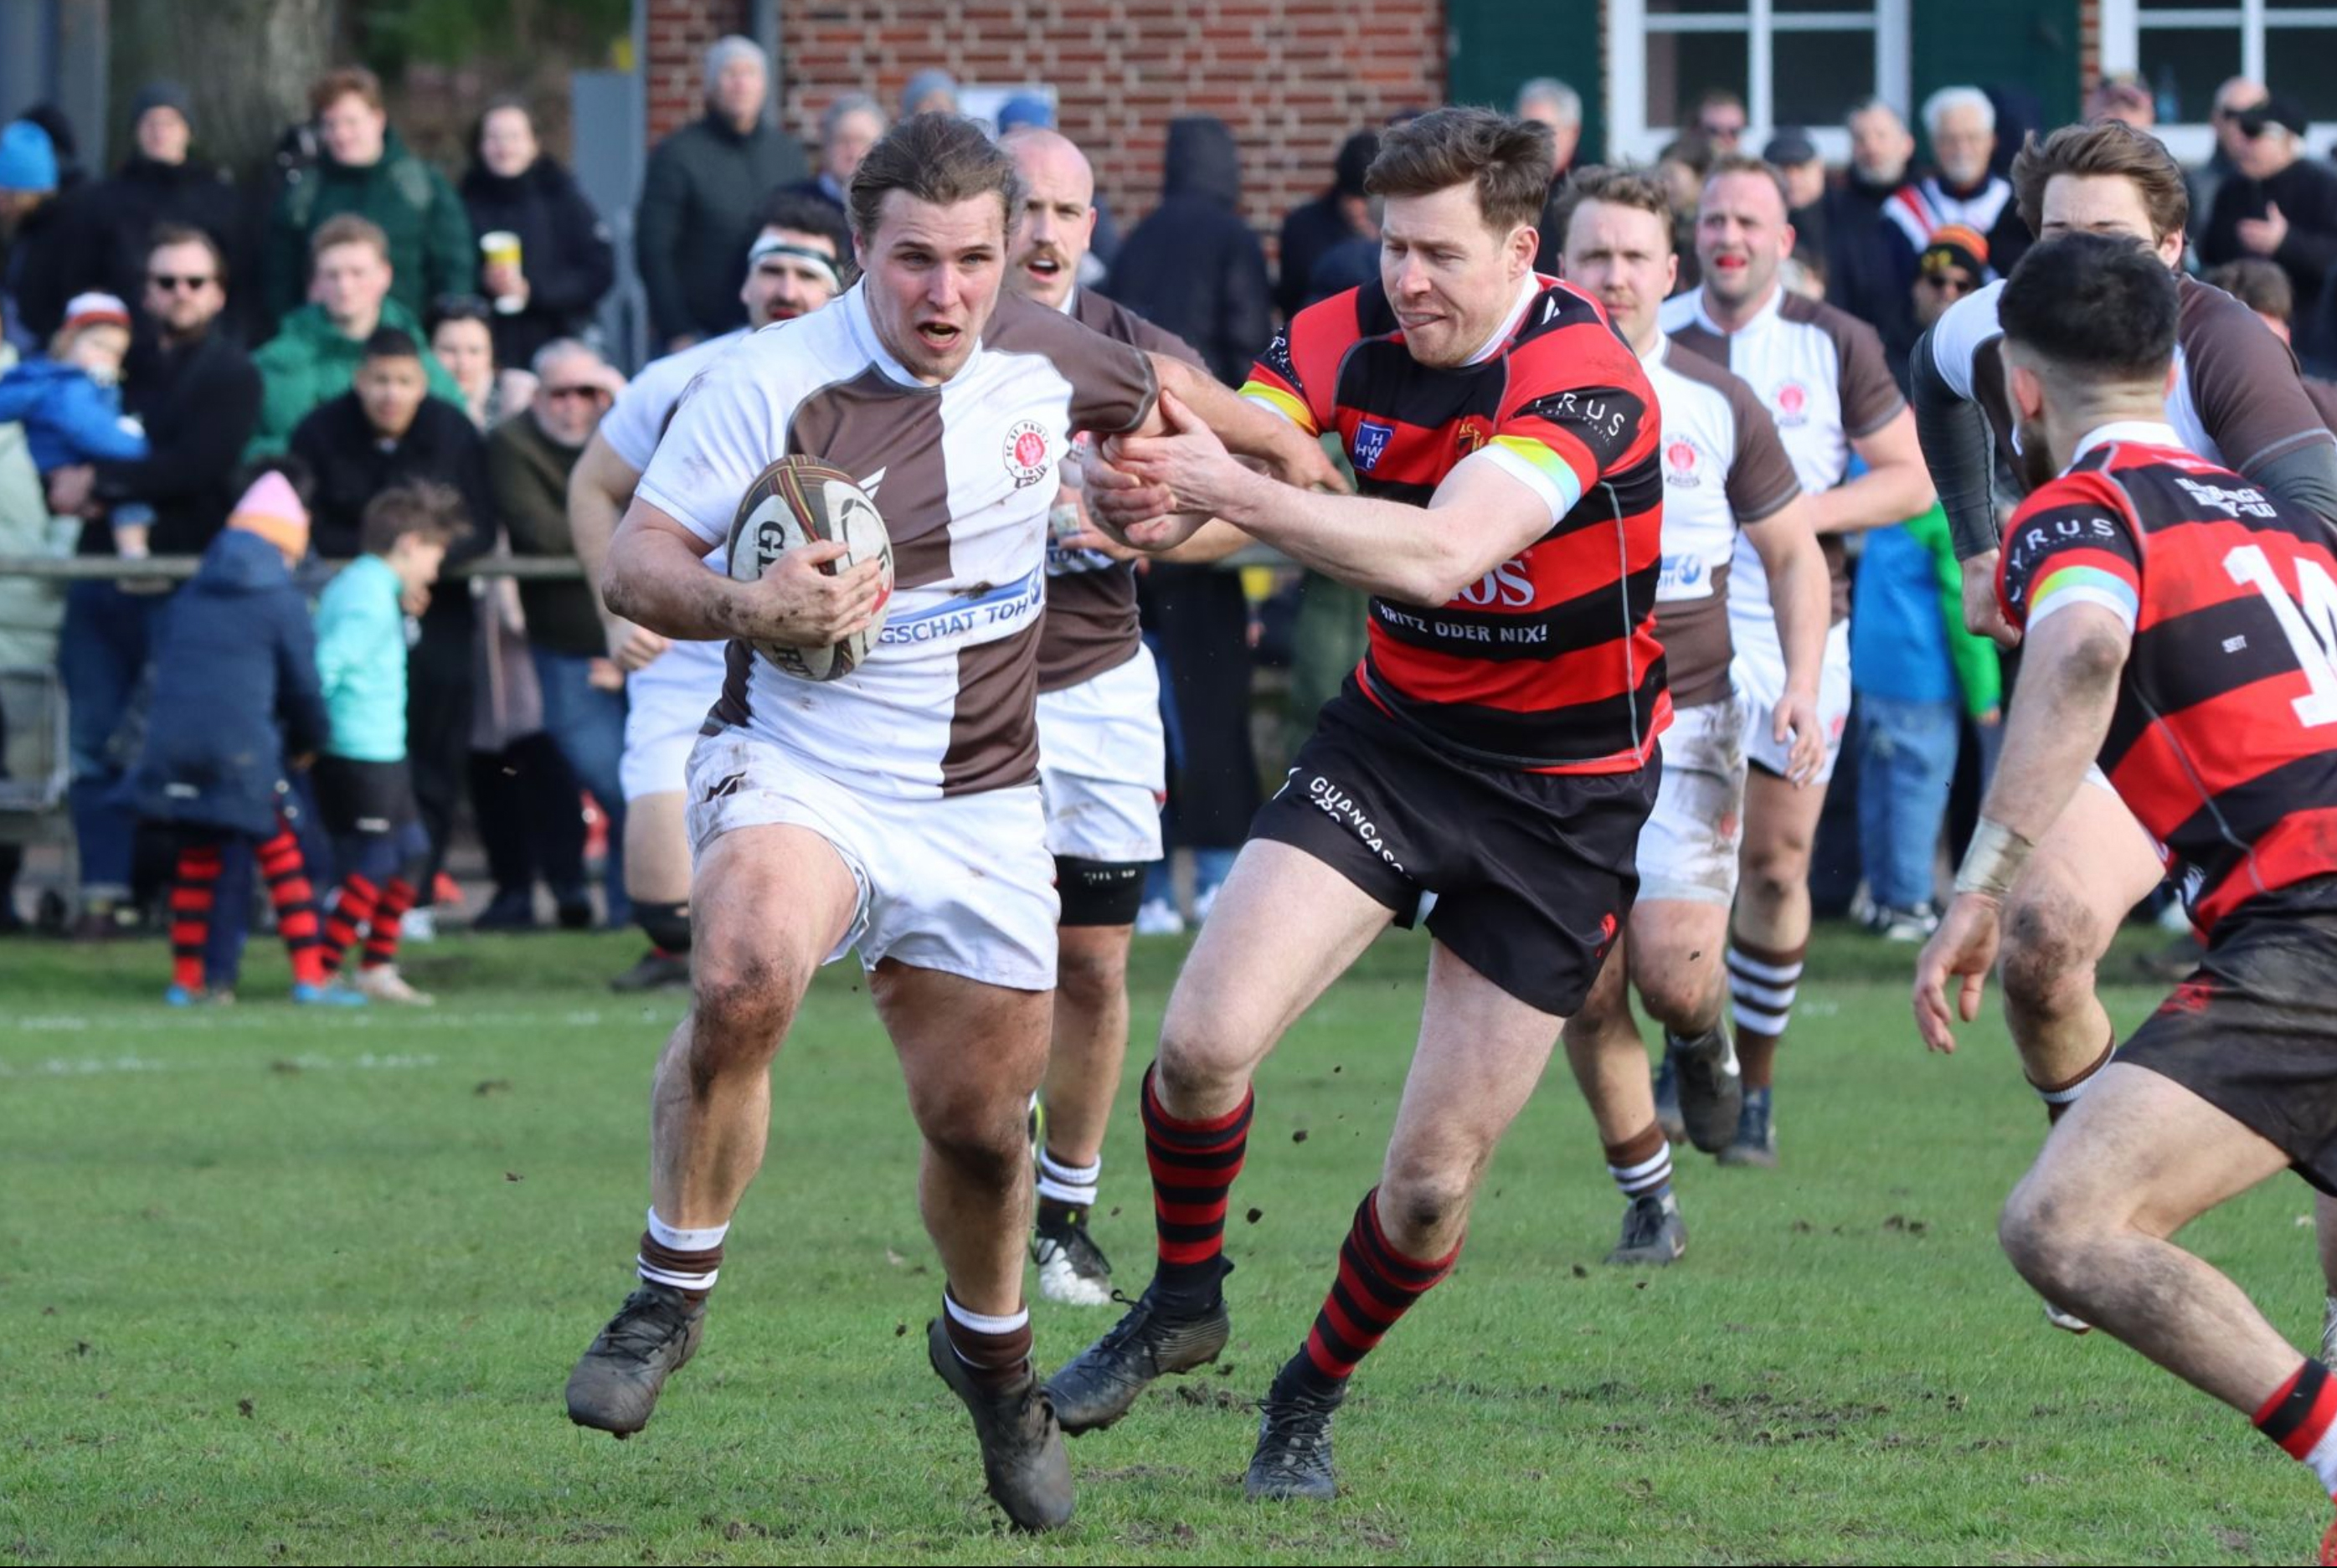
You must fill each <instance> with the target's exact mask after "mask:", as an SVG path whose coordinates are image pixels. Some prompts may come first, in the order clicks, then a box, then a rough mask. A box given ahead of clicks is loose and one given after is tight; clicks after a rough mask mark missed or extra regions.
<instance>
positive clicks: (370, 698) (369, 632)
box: [317, 555, 406, 762]
mask: <svg viewBox="0 0 2337 1568" xmlns="http://www.w3.org/2000/svg"><path fill="white" fill-rule="evenodd" d="M405 592H406V585H405V584H403V583H402V582H400V581H399V580H398V578H397V573H396V572H395V571H392V570H390V566H389V562H387V561H386V560H382V559H381V557H379V556H377V555H361V556H359V557H357V560H353V561H351V562H349V564H348V565H347V566H345V567H343V568H342V569H341V570H339V571H337V572H336V573H335V574H334V575H333V580H332V581H330V582H328V583H327V584H326V585H325V592H324V597H323V598H321V599H318V601H317V679H318V685H319V686H321V687H323V688H324V694H325V712H326V715H327V716H328V717H329V718H330V719H331V720H332V735H333V738H332V739H331V740H329V741H328V742H326V743H325V749H326V750H327V751H328V752H329V753H331V754H332V755H335V756H344V757H348V758H350V759H351V760H352V761H356V762H401V761H403V760H405V757H406V610H405V608H404V602H403V601H404V595H405Z"/></svg>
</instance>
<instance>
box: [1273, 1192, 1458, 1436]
mask: <svg viewBox="0 0 2337 1568" xmlns="http://www.w3.org/2000/svg"><path fill="white" fill-rule="evenodd" d="M1379 1196H1380V1190H1379V1189H1378V1188H1377V1187H1374V1188H1373V1189H1372V1190H1371V1191H1370V1192H1368V1193H1364V1201H1363V1203H1360V1204H1358V1205H1357V1206H1356V1209H1355V1222H1354V1224H1352V1225H1350V1226H1349V1227H1347V1239H1346V1240H1345V1241H1344V1242H1340V1243H1339V1274H1338V1278H1336V1279H1335V1280H1333V1281H1331V1290H1330V1293H1329V1294H1328V1295H1326V1296H1325V1297H1324V1298H1323V1307H1322V1310H1320V1311H1318V1312H1316V1313H1315V1327H1314V1328H1313V1329H1310V1330H1309V1331H1308V1332H1307V1335H1306V1346H1305V1349H1304V1350H1302V1351H1301V1352H1300V1353H1299V1354H1298V1355H1296V1356H1295V1357H1293V1358H1292V1359H1291V1360H1290V1363H1289V1365H1288V1366H1286V1368H1283V1376H1284V1377H1286V1378H1288V1377H1296V1378H1300V1379H1301V1380H1302V1381H1304V1382H1305V1383H1308V1384H1311V1385H1313V1386H1314V1390H1315V1392H1316V1393H1317V1394H1325V1395H1329V1394H1335V1393H1336V1392H1337V1391H1338V1389H1339V1388H1340V1386H1341V1385H1343V1384H1345V1382H1346V1380H1347V1378H1348V1376H1349V1375H1350V1374H1351V1373H1353V1372H1354V1369H1355V1366H1356V1364H1357V1363H1358V1362H1360V1361H1362V1360H1363V1359H1364V1357H1365V1356H1368V1355H1370V1354H1371V1353H1372V1350H1373V1349H1374V1348H1375V1347H1376V1346H1377V1345H1378V1344H1379V1342H1380V1341H1381V1340H1382V1339H1384V1338H1386V1336H1387V1331H1388V1330H1389V1329H1393V1328H1394V1327H1395V1324H1396V1320H1397V1319H1399V1318H1401V1317H1403V1315H1404V1314H1405V1313H1406V1312H1408V1311H1410V1310H1412V1307H1413V1303H1414V1302H1416V1301H1418V1300H1420V1299H1421V1298H1422V1297H1423V1296H1425V1295H1426V1294H1428V1292H1429V1291H1430V1290H1433V1288H1434V1287H1435V1285H1436V1283H1437V1281H1440V1280H1442V1279H1443V1278H1444V1276H1445V1275H1447V1274H1449V1273H1451V1272H1452V1265H1453V1262H1454V1261H1456V1260H1457V1259H1459V1257H1460V1256H1461V1248H1460V1246H1459V1245H1458V1244H1457V1243H1456V1244H1455V1245H1454V1247H1453V1249H1452V1251H1450V1252H1447V1253H1445V1254H1444V1256H1442V1258H1439V1259H1437V1260H1435V1261H1433V1262H1423V1261H1421V1260H1419V1259H1417V1258H1407V1257H1405V1256H1404V1255H1403V1253H1402V1252H1399V1251H1396V1250H1395V1249H1394V1248H1393V1246H1390V1245H1389V1244H1388V1239H1387V1235H1386V1233H1385V1232H1383V1231H1382V1230H1381V1229H1380V1216H1379V1209H1378V1203H1379Z"/></svg>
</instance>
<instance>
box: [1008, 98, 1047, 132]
mask: <svg viewBox="0 0 2337 1568" xmlns="http://www.w3.org/2000/svg"><path fill="white" fill-rule="evenodd" d="M1054 128H1055V106H1054V105H1053V104H1052V103H1050V102H1047V100H1046V98H1045V96H1044V95H1042V94H1041V93H1016V94H1015V95H1014V96H1013V97H1012V98H1009V99H1008V100H1007V101H1006V102H1003V103H1002V104H1000V105H999V106H998V134H999V135H1001V136H1011V135H1012V134H1013V133H1014V132H1015V131H1052V130H1053V129H1054Z"/></svg>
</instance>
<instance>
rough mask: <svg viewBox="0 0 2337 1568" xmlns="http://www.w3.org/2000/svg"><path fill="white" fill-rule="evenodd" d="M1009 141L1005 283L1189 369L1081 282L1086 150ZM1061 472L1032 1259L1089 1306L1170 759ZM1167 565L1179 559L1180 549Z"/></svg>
mask: <svg viewBox="0 0 2337 1568" xmlns="http://www.w3.org/2000/svg"><path fill="white" fill-rule="evenodd" d="M1004 145H1005V146H1006V147H1007V148H1008V149H1009V150H1010V151H1012V152H1013V154H1014V161H1015V164H1016V166H1017V167H1018V168H1019V169H1020V170H1021V171H1022V210H1021V212H1020V213H1019V214H1018V215H1017V216H1016V219H1015V224H1014V231H1013V233H1012V235H1011V236H1010V237H1009V239H1008V242H1007V267H1006V282H1007V287H1010V288H1012V289H1013V290H1014V291H1015V292H1016V293H1018V294H1021V295H1022V296H1023V297H1026V298H1029V299H1032V300H1035V301H1037V302H1038V303H1040V304H1041V305H1049V306H1052V307H1054V308H1056V309H1057V310H1061V311H1062V312H1064V313H1065V314H1067V315H1070V316H1072V317H1076V318H1078V319H1079V320H1080V322H1082V323H1084V324H1085V325H1087V326H1091V327H1093V328H1094V329H1095V330H1096V331H1098V332H1100V333H1102V334H1103V335H1104V336H1107V337H1112V338H1116V339H1118V340H1120V342H1123V343H1132V344H1134V345H1136V346H1139V347H1140V348H1145V349H1149V350H1151V351H1154V352H1157V353H1161V354H1170V355H1176V356H1177V357H1178V358H1180V359H1183V360H1185V361H1187V362H1188V363H1190V364H1192V365H1197V366H1198V365H1200V364H1201V359H1200V356H1199V355H1198V354H1196V353H1194V352H1193V350H1192V349H1191V348H1190V347H1188V346H1187V345H1186V344H1185V342H1184V341H1183V340H1182V339H1181V338H1178V337H1175V336H1170V335H1169V334H1168V333H1166V332H1163V331H1161V330H1160V329H1159V327H1157V326H1152V325H1151V324H1150V323H1149V322H1147V321H1145V320H1144V319H1143V318H1141V317H1139V316H1137V315H1136V314H1135V313H1134V312H1132V311H1130V310H1128V309H1125V308H1124V307H1120V306H1118V305H1115V304H1113V303H1112V302H1111V301H1110V300H1109V299H1106V298H1104V297H1102V296H1101V295H1100V294H1097V293H1096V292H1095V291H1094V290H1092V289H1087V288H1081V287H1079V272H1080V261H1081V260H1082V259H1083V258H1085V257H1086V255H1087V252H1088V245H1089V241H1090V239H1091V238H1092V237H1093V235H1094V233H1095V222H1096V210H1095V172H1094V170H1092V169H1091V168H1090V166H1089V163H1088V161H1087V158H1086V156H1085V155H1084V154H1083V153H1081V152H1080V150H1079V148H1078V147H1076V146H1074V145H1073V144H1072V143H1071V141H1069V140H1068V139H1067V138H1065V137H1063V136H1061V135H1059V134H1058V133H1056V132H1055V131H1047V130H1041V129H1037V128H1032V129H1027V130H1022V131H1015V132H1013V133H1012V135H1010V136H1008V137H1007V138H1006V139H1005V141H1004ZM1062 472H1063V474H1064V476H1065V479H1066V483H1065V484H1064V486H1063V489H1062V491H1061V494H1060V495H1059V496H1058V497H1057V498H1056V504H1055V511H1054V525H1055V526H1054V531H1053V533H1052V535H1051V538H1050V539H1049V541H1048V546H1047V610H1046V619H1045V621H1044V622H1043V623H1042V625H1041V629H1040V632H1039V784H1040V791H1041V794H1042V795H1043V796H1044V798H1045V802H1046V810H1047V848H1048V849H1049V851H1051V852H1052V853H1053V855H1054V856H1055V883H1056V888H1057V890H1058V891H1059V892H1060V893H1061V896H1062V901H1063V912H1062V920H1061V925H1060V927H1059V928H1058V930H1057V943H1058V946H1057V958H1056V978H1055V1021H1054V1041H1053V1047H1052V1050H1051V1054H1050V1056H1049V1057H1048V1064H1047V1077H1046V1082H1045V1084H1044V1086H1042V1088H1041V1105H1043V1107H1044V1114H1043V1120H1042V1121H1041V1128H1042V1133H1041V1142H1040V1145H1039V1150H1038V1172H1039V1218H1038V1225H1037V1232H1038V1233H1037V1236H1036V1238H1035V1239H1034V1240H1033V1242H1032V1249H1031V1251H1032V1258H1033V1260H1034V1261H1036V1262H1037V1263H1038V1265H1039V1290H1040V1293H1041V1295H1043V1296H1045V1297H1046V1298H1047V1299H1048V1300H1053V1301H1064V1302H1069V1303H1071V1304H1074V1305H1079V1306H1095V1307H1100V1306H1103V1305H1106V1304H1108V1303H1109V1302H1110V1300H1111V1280H1110V1275H1111V1265H1110V1263H1109V1262H1107V1261H1105V1258H1104V1255H1103V1252H1102V1251H1101V1249H1100V1248H1099V1247H1098V1246H1097V1245H1096V1243H1095V1241H1094V1238H1093V1237H1092V1236H1090V1233H1089V1232H1088V1216H1089V1212H1090V1209H1091V1208H1092V1207H1093V1205H1094V1203H1095V1199H1096V1183H1097V1182H1098V1180H1099V1178H1100V1176H1101V1174H1102V1160H1103V1134H1104V1128H1105V1126H1106V1125H1108V1124H1109V1122H1110V1118H1111V1104H1112V1097H1113V1096H1114V1095H1115V1094H1116V1093H1117V1092H1118V1091H1119V1088H1120V1063H1121V1059H1122V1058H1123V1057H1125V1056H1126V1055H1127V1053H1128V946H1129V937H1130V936H1131V935H1132V934H1133V932H1134V930H1135V922H1136V911H1137V906H1138V905H1139V903H1141V902H1142V901H1143V897H1144V872H1145V868H1146V867H1147V866H1149V865H1150V864H1151V863H1152V862H1154V861H1157V860H1159V858H1160V802H1161V799H1162V797H1163V794H1164V792H1165V788H1166V784H1165V779H1166V774H1167V771H1168V765H1167V748H1166V745H1165V744H1164V742H1163V739H1162V736H1161V730H1160V681H1159V674H1158V672H1156V671H1155V669H1154V668H1153V665H1152V654H1151V652H1150V650H1149V649H1148V648H1146V647H1145V646H1144V643H1143V640H1142V638H1140V637H1139V635H1138V632H1137V625H1136V574H1135V570H1134V568H1133V566H1132V565H1131V564H1130V560H1129V557H1130V554H1131V552H1129V551H1127V550H1122V549H1120V547H1118V546H1117V545H1114V544H1112V543H1111V541H1109V540H1107V539H1105V538H1104V537H1103V536H1102V535H1101V534H1100V533H1099V532H1097V531H1095V530H1094V529H1093V528H1091V527H1090V526H1089V525H1088V523H1087V521H1086V511H1085V509H1084V507H1083V506H1082V505H1081V503H1080V490H1079V488H1078V486H1077V484H1076V483H1075V482H1072V481H1075V480H1076V478H1077V476H1078V473H1079V466H1078V465H1077V464H1075V463H1065V464H1064V465H1063V468H1062ZM1194 542H1195V543H1198V542H1199V541H1194ZM1190 548H1191V547H1190V545H1188V549H1190ZM1176 558H1177V559H1180V560H1181V559H1191V558H1190V557H1188V556H1187V555H1186V554H1185V553H1184V552H1183V551H1179V552H1178V555H1177V557H1176Z"/></svg>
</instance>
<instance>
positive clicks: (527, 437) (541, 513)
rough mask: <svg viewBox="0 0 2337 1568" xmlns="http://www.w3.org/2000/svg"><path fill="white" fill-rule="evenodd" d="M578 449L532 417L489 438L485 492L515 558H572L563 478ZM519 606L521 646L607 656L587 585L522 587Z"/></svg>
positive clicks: (508, 423) (596, 602) (515, 419)
mask: <svg viewBox="0 0 2337 1568" xmlns="http://www.w3.org/2000/svg"><path fill="white" fill-rule="evenodd" d="M582 453H583V449H582V447H567V446H562V445H561V444H560V443H557V442H555V441H553V440H552V438H551V437H550V436H548V435H546V434H544V433H543V427H542V426H540V425H538V424H536V423H535V416H534V415H533V414H527V413H520V414H513V415H512V416H511V417H510V418H509V419H506V420H504V422H503V423H502V424H498V425H496V426H495V427H494V429H493V430H491V431H489V432H488V433H487V487H488V489H490V490H491V491H493V492H494V497H495V515H496V516H497V517H498V518H500V519H501V520H502V521H503V525H504V532H506V533H507V534H509V535H510V536H511V549H512V553H513V555H533V556H549V557H552V558H555V559H565V560H575V559H576V543H575V541H574V540H573V539H572V537H571V536H570V534H569V531H568V476H569V474H570V473H572V472H574V471H575V468H576V460H577V458H578V457H580V456H582ZM519 607H520V611H521V613H522V614H523V616H525V618H526V619H527V640H528V641H529V642H530V643H531V644H533V646H535V647H537V648H543V650H544V651H545V652H547V653H556V654H561V655H563V656H565V657H571V658H596V657H600V656H601V655H602V654H605V653H607V652H608V651H609V635H608V633H607V631H606V630H605V629H603V628H602V627H601V601H600V596H599V595H597V594H595V593H594V592H593V591H592V585H591V584H589V583H585V582H581V581H580V582H524V581H523V582H522V583H521V584H520V585H519Z"/></svg>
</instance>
